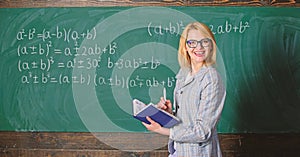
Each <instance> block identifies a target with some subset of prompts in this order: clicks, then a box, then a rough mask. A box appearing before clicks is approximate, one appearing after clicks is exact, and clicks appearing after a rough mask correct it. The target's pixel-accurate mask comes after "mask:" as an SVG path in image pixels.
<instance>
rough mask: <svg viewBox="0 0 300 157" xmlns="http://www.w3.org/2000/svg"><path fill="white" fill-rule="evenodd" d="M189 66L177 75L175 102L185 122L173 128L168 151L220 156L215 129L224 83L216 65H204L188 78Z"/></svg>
mask: <svg viewBox="0 0 300 157" xmlns="http://www.w3.org/2000/svg"><path fill="white" fill-rule="evenodd" d="M189 71H190V70H189V69H180V71H179V72H178V74H177V75H176V79H177V81H176V86H175V89H174V103H175V104H176V106H177V107H178V110H177V114H176V116H177V117H178V118H179V119H180V120H181V121H182V123H180V124H178V125H176V126H174V127H173V128H171V129H170V137H169V138H170V140H169V152H170V154H173V153H174V149H175V150H176V156H178V157H183V156H184V157H198V156H200V157H221V156H222V152H221V149H220V145H219V139H218V134H217V130H216V126H217V122H218V120H219V118H220V116H221V112H222V109H223V105H224V100H225V95H226V91H225V87H224V85H223V82H222V79H221V77H220V75H219V73H218V72H217V71H216V69H215V68H213V67H211V66H208V67H202V68H201V69H200V70H199V72H198V73H197V74H195V75H194V77H191V78H190V79H189V80H186V77H187V75H188V73H189Z"/></svg>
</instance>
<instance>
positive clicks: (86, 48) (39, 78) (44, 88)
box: [0, 7, 300, 133]
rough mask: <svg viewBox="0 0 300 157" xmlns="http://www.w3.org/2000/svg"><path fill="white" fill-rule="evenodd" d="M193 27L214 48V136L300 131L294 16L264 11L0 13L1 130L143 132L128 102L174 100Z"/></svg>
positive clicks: (299, 29)
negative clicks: (183, 40) (180, 53)
mask: <svg viewBox="0 0 300 157" xmlns="http://www.w3.org/2000/svg"><path fill="white" fill-rule="evenodd" d="M191 21H201V22H203V23H206V24H207V25H208V26H209V27H210V28H211V30H212V31H213V33H214V34H215V37H216V40H217V45H218V50H219V51H218V61H217V62H218V64H217V68H218V70H219V71H220V73H221V74H222V77H223V79H224V81H225V83H226V88H227V98H226V102H225V107H224V111H223V113H222V117H221V120H220V123H219V125H218V130H219V132H223V133H241V132H258V133H261V132H299V131H300V114H299V111H300V46H299V43H300V10H299V8H266V7H169V8H166V7H100V8H18V9H11V8H10V9H5V8H4V9H0V35H1V39H0V43H1V44H0V130H1V131H67V132H82V131H83V132H87V131H91V132H145V131H146V130H145V128H144V127H143V126H142V125H141V123H140V122H138V121H137V120H135V119H133V118H132V116H131V113H132V107H131V100H132V99H133V98H138V99H140V100H142V101H144V102H147V103H149V102H154V103H156V102H157V101H158V100H159V97H161V96H162V89H163V87H166V88H167V97H168V98H169V99H171V100H173V98H172V97H173V93H172V91H173V89H174V85H175V81H176V80H175V75H176V73H177V71H178V70H179V65H178V63H177V48H178V41H179V37H180V33H181V31H182V30H183V28H184V26H185V25H186V24H188V23H189V22H191Z"/></svg>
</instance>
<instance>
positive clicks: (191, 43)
mask: <svg viewBox="0 0 300 157" xmlns="http://www.w3.org/2000/svg"><path fill="white" fill-rule="evenodd" d="M198 43H200V46H201V47H208V46H209V45H210V44H211V39H209V38H204V39H201V40H199V41H197V40H188V41H186V44H187V45H188V46H189V48H196V47H197V45H198Z"/></svg>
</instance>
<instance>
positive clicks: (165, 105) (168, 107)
mask: <svg viewBox="0 0 300 157" xmlns="http://www.w3.org/2000/svg"><path fill="white" fill-rule="evenodd" d="M156 105H157V107H158V108H160V109H163V110H165V111H167V112H169V113H171V114H172V113H173V112H172V103H171V101H170V100H165V99H164V98H163V97H161V98H160V101H159V102H158V103H157V104H156Z"/></svg>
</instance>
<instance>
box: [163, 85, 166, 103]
mask: <svg viewBox="0 0 300 157" xmlns="http://www.w3.org/2000/svg"><path fill="white" fill-rule="evenodd" d="M163 95H164V100H165V101H167V91H166V87H164V89H163Z"/></svg>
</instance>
